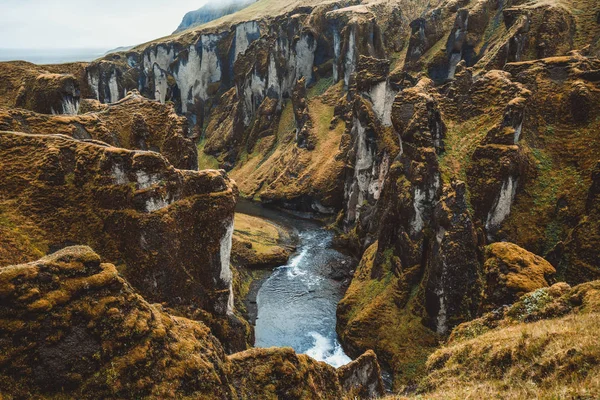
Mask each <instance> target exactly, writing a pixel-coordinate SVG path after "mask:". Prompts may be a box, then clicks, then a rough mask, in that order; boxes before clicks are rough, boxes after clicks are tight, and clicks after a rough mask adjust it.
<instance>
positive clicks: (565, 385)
mask: <svg viewBox="0 0 600 400" xmlns="http://www.w3.org/2000/svg"><path fill="white" fill-rule="evenodd" d="M599 330H600V314H598V313H589V314H582V315H569V316H567V317H565V318H560V319H554V320H546V321H538V322H535V323H531V324H519V325H516V326H511V327H507V328H504V329H500V330H495V331H492V332H489V333H486V334H484V335H481V336H479V337H477V338H474V339H471V340H468V341H466V342H462V343H459V344H456V345H454V346H449V347H446V348H443V349H441V350H438V351H437V352H436V353H434V354H433V355H432V356H431V357H430V359H429V361H428V367H429V368H434V366H435V364H436V363H443V367H441V368H439V367H438V368H434V369H433V371H432V372H431V373H430V374H429V376H428V377H427V378H426V380H425V382H426V383H425V385H426V386H429V387H431V388H433V390H432V391H431V392H427V393H426V394H422V395H420V396H414V397H411V398H422V399H482V398H490V399H515V400H516V399H532V398H539V399H568V398H569V399H570V398H581V399H594V398H597V396H598V394H599V393H600V364H599V362H600V343H599V339H598V331H599ZM444 360H446V361H445V363H444ZM396 398H397V399H400V398H402V397H396Z"/></svg>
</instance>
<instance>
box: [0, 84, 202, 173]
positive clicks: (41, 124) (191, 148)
mask: <svg viewBox="0 0 600 400" xmlns="http://www.w3.org/2000/svg"><path fill="white" fill-rule="evenodd" d="M90 103H91V101H90V100H86V101H85V104H84V106H83V107H84V109H83V110H80V112H86V113H85V114H83V115H76V116H75V115H73V116H63V115H61V116H58V115H54V116H51V115H44V114H38V113H34V112H29V111H25V110H20V109H6V110H0V130H6V131H15V132H24V133H33V134H46V135H50V134H52V135H53V134H63V135H68V136H72V137H74V138H76V139H93V140H100V141H103V142H106V143H108V144H110V145H112V146H115V147H121V148H125V149H132V150H152V151H158V152H160V153H161V154H162V155H164V156H165V157H166V158H167V159H168V160H169V162H170V163H171V164H172V165H173V166H174V167H176V168H181V169H197V168H198V155H197V149H196V145H195V143H194V141H193V138H192V137H191V134H190V133H189V128H188V124H187V121H186V119H185V118H183V117H180V116H178V115H177V114H176V113H175V110H174V109H173V106H172V105H163V104H160V103H158V102H154V101H150V100H148V99H146V98H144V97H142V96H140V94H139V93H138V92H137V91H135V92H131V93H129V95H128V96H127V97H125V98H124V99H122V100H121V101H119V102H118V103H115V104H110V105H105V106H98V105H93V104H90ZM88 109H89V111H90V112H87V111H88Z"/></svg>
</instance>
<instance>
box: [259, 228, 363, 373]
mask: <svg viewBox="0 0 600 400" xmlns="http://www.w3.org/2000/svg"><path fill="white" fill-rule="evenodd" d="M278 222H281V221H279V219H278ZM286 222H288V221H286ZM291 223H292V224H293V226H294V228H296V230H297V232H298V236H299V243H298V247H297V251H296V253H295V254H294V255H293V256H292V257H291V258H290V259H289V261H288V263H287V264H286V265H282V266H280V267H278V268H276V269H275V270H274V271H273V273H272V274H271V276H270V277H269V278H268V279H267V280H266V281H265V282H264V283H263V285H262V286H261V288H260V290H259V292H258V295H257V298H256V302H257V308H258V315H257V319H256V326H255V335H256V342H255V346H256V347H292V348H293V349H294V350H295V351H296V352H298V353H304V354H308V355H309V356H311V357H313V358H315V359H317V360H319V361H324V362H326V363H328V364H330V365H332V366H334V367H339V366H342V365H345V364H347V363H349V362H350V361H351V359H350V357H348V356H347V355H346V354H345V353H344V350H343V349H342V346H341V345H340V343H339V341H338V338H337V334H336V331H335V325H336V315H335V314H336V308H337V303H338V302H339V300H340V298H341V297H342V295H343V290H342V288H341V283H340V282H338V281H335V280H333V279H331V278H330V277H329V273H330V272H331V266H332V265H334V264H335V265H344V264H345V263H349V262H351V259H350V258H349V257H347V256H345V255H343V254H341V253H340V252H338V251H336V250H334V249H332V248H331V244H332V238H333V234H332V233H331V232H328V231H326V230H325V229H323V228H322V227H320V226H318V225H316V224H314V223H311V222H307V221H302V220H293V221H291Z"/></svg>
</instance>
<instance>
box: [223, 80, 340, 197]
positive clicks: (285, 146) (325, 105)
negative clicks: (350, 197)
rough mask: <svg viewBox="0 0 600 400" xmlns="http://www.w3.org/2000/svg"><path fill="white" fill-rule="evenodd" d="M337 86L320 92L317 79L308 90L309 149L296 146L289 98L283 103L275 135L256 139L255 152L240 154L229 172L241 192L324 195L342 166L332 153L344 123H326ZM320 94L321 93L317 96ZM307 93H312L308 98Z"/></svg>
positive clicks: (328, 119) (252, 194)
mask: <svg viewBox="0 0 600 400" xmlns="http://www.w3.org/2000/svg"><path fill="white" fill-rule="evenodd" d="M340 90H341V87H340V86H339V85H335V86H332V87H330V88H329V89H327V90H325V89H324V88H323V87H322V83H317V85H316V86H315V88H312V89H311V91H310V93H309V96H308V97H309V101H308V108H309V112H310V116H311V119H312V121H313V130H312V132H311V134H312V135H313V136H314V137H315V139H316V147H315V149H314V150H312V151H309V150H306V149H300V148H298V147H297V146H296V143H295V132H294V129H295V122H294V113H293V109H292V104H291V103H290V102H288V103H287V104H286V105H285V106H284V108H283V111H282V113H281V118H280V121H279V127H278V129H277V133H276V136H275V137H273V136H269V137H265V138H262V139H260V140H259V141H258V142H257V144H256V146H255V150H254V152H253V153H252V154H243V155H242V156H241V160H240V161H239V162H238V163H237V165H236V167H235V168H234V169H233V170H232V171H231V176H232V178H233V179H235V181H236V182H237V184H238V185H239V188H240V190H241V192H242V193H243V194H244V195H247V196H249V197H255V198H260V197H261V196H262V195H267V196H269V197H275V198H285V199H291V198H294V197H297V196H300V195H302V194H305V193H312V192H314V193H328V192H329V191H331V190H332V187H331V185H334V184H335V181H336V178H337V177H338V176H339V174H340V173H341V171H342V169H343V161H342V160H339V159H338V157H336V155H337V154H338V152H339V147H340V141H341V137H342V134H343V133H344V130H345V126H344V124H343V123H337V124H336V125H335V127H333V129H331V127H330V122H331V119H332V118H333V112H334V105H335V100H337V99H338V98H339V95H340ZM320 92H324V94H323V95H320V96H318V94H319V93H320ZM311 94H312V95H315V96H316V97H312V98H311ZM273 143H274V144H273ZM265 150H266V151H265Z"/></svg>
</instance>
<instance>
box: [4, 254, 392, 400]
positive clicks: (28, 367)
mask: <svg viewBox="0 0 600 400" xmlns="http://www.w3.org/2000/svg"><path fill="white" fill-rule="evenodd" d="M0 300H1V301H2V304H3V307H2V309H1V310H0V317H1V318H0V321H1V322H0V345H1V346H2V349H3V352H2V356H1V358H0V371H1V373H0V383H1V385H0V394H1V395H3V396H7V398H13V397H14V398H21V397H31V396H44V397H51V396H67V397H77V398H98V397H111V398H115V397H116V398H133V397H144V398H181V396H185V397H190V398H202V399H245V398H256V396H257V395H259V394H261V393H262V394H264V396H263V395H259V397H260V398H281V397H285V398H286V399H305V398H319V399H339V398H341V397H342V396H343V391H342V387H345V388H348V389H349V390H350V389H355V390H357V393H361V398H369V397H371V396H374V395H381V394H382V387H381V379H380V377H379V374H378V372H379V366H378V364H377V360H376V357H375V355H374V354H373V353H368V354H365V356H363V357H362V358H361V359H360V360H357V362H355V363H353V364H350V365H348V366H347V367H345V369H344V374H339V376H338V373H337V372H336V371H335V369H334V368H333V367H330V366H329V365H327V364H325V363H319V362H316V361H314V360H311V359H310V358H309V357H307V356H304V355H296V354H295V353H294V352H293V351H291V349H271V350H260V349H255V350H249V351H246V352H242V353H239V354H236V355H234V356H231V357H227V356H226V355H225V352H224V350H223V347H222V345H221V343H220V342H219V341H218V340H217V339H216V338H215V337H214V336H213V335H212V334H211V333H210V330H209V329H208V328H207V327H206V326H205V325H204V324H203V323H201V322H198V321H192V320H188V319H186V318H181V317H176V316H173V315H171V314H169V313H167V311H166V310H165V309H164V308H163V307H162V306H160V305H158V304H149V303H148V302H147V301H146V300H144V298H143V297H141V296H140V295H139V294H137V293H136V292H135V291H134V289H133V288H132V287H131V286H130V285H129V283H128V282H127V281H126V280H125V279H123V278H122V277H121V275H120V274H119V273H118V272H117V269H116V268H115V266H114V265H112V264H108V263H103V262H101V259H100V257H99V256H98V255H97V254H96V253H94V252H93V251H92V250H91V249H90V248H89V247H85V246H78V247H68V248H65V249H63V250H61V251H59V252H57V253H55V254H52V255H50V256H47V257H44V258H42V259H40V260H38V261H35V262H32V263H29V264H21V265H13V266H9V267H2V268H0ZM250 371H252V373H249V372H250ZM368 371H376V372H377V376H376V377H373V376H369V375H368ZM365 373H366V375H365ZM365 377H368V379H365ZM278 396H279V397H278Z"/></svg>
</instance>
